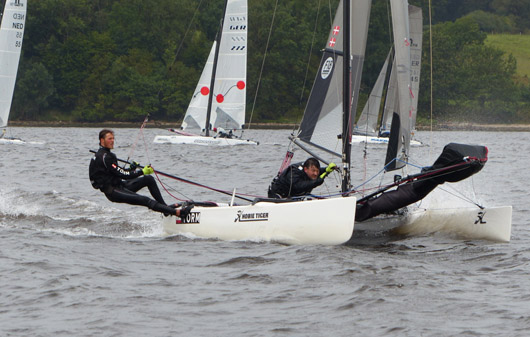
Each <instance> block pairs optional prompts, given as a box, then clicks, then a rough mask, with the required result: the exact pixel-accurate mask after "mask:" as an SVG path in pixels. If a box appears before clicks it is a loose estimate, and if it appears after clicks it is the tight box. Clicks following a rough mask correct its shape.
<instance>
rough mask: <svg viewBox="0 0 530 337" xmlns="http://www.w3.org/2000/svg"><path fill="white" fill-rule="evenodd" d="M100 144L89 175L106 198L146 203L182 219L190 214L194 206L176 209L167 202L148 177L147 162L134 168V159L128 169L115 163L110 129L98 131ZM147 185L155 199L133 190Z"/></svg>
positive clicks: (112, 134)
mask: <svg viewBox="0 0 530 337" xmlns="http://www.w3.org/2000/svg"><path fill="white" fill-rule="evenodd" d="M99 145H100V147H99V151H98V152H97V153H96V155H95V156H94V157H93V158H92V160H91V161H90V167H89V176H90V182H91V183H92V186H93V187H94V188H96V189H99V190H101V192H103V193H105V196H106V197H107V199H109V200H110V201H112V202H118V203H127V204H131V205H142V206H146V207H149V208H150V209H152V210H153V211H157V212H160V213H164V214H165V215H169V214H172V215H176V216H178V217H180V218H185V217H186V216H187V215H188V214H189V213H190V210H191V208H192V207H193V206H186V207H183V208H181V209H177V208H176V206H175V205H166V203H165V202H164V199H163V198H162V194H161V193H160V190H159V189H158V186H157V184H156V181H155V179H154V178H153V177H152V176H150V174H151V173H153V172H154V170H153V168H152V167H151V166H150V165H147V166H145V167H144V168H143V169H139V168H137V167H138V166H139V164H137V163H135V162H133V164H135V165H132V167H130V168H129V169H124V168H121V167H119V166H118V159H117V157H116V155H115V154H114V153H112V152H111V151H110V150H112V149H113V148H114V132H113V131H112V130H108V129H103V130H101V131H100V133H99ZM146 186H147V188H148V189H149V192H150V193H151V195H152V196H153V198H154V200H153V199H151V198H149V197H147V196H144V195H141V194H137V193H136V192H137V191H139V190H140V189H141V188H143V187H146Z"/></svg>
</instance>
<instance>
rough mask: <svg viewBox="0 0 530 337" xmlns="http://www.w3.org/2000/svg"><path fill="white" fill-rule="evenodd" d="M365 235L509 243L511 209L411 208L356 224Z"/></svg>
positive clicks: (356, 227) (509, 207)
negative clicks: (438, 236) (431, 236)
mask: <svg viewBox="0 0 530 337" xmlns="http://www.w3.org/2000/svg"><path fill="white" fill-rule="evenodd" d="M355 229H356V230H358V231H364V232H387V231H394V232H397V233H399V234H405V235H427V234H432V233H443V234H448V235H451V236H455V237H457V238H461V239H468V240H489V241H495V242H509V241H510V237H511V229H512V206H502V207H487V208H484V209H480V208H477V207H469V208H436V209H421V208H416V209H413V207H410V208H409V211H408V212H406V213H405V214H404V215H400V216H398V215H391V216H379V217H375V218H372V219H369V220H367V221H363V222H357V223H356V224H355Z"/></svg>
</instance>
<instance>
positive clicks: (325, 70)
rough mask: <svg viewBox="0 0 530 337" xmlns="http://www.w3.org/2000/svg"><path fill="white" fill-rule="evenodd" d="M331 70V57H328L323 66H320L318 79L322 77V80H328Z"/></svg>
mask: <svg viewBox="0 0 530 337" xmlns="http://www.w3.org/2000/svg"><path fill="white" fill-rule="evenodd" d="M332 70H333V57H331V56H330V57H328V58H327V59H326V61H324V64H323V65H322V70H321V71H320V77H322V79H323V80H325V79H326V78H328V76H329V74H331V71H332Z"/></svg>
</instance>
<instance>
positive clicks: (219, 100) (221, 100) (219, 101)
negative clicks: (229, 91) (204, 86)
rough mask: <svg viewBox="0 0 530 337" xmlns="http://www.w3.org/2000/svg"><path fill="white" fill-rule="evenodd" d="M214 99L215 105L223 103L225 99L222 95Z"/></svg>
mask: <svg viewBox="0 0 530 337" xmlns="http://www.w3.org/2000/svg"><path fill="white" fill-rule="evenodd" d="M215 99H216V100H217V103H223V101H224V100H225V97H224V96H223V95H222V94H219V95H217V97H215Z"/></svg>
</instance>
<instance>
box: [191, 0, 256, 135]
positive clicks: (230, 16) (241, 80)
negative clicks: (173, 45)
mask: <svg viewBox="0 0 530 337" xmlns="http://www.w3.org/2000/svg"><path fill="white" fill-rule="evenodd" d="M224 15H225V16H224V20H223V28H222V34H221V41H220V43H219V46H218V47H219V54H218V58H217V66H216V69H217V70H216V74H214V77H215V82H214V87H213V92H211V88H210V83H211V78H212V70H213V62H214V55H215V48H216V47H217V45H216V43H215V42H214V44H213V47H212V50H211V51H210V55H209V56H208V61H207V62H206V65H205V67H204V69H203V72H202V75H201V78H200V80H199V83H198V85H197V88H196V89H195V92H194V94H193V97H192V99H191V102H190V104H189V107H188V110H187V111H186V115H185V117H184V121H183V123H182V128H183V129H185V130H194V129H199V130H204V129H205V128H206V127H207V126H206V114H207V108H208V95H209V94H210V92H211V93H212V94H213V100H212V108H211V115H210V124H211V125H210V126H211V127H212V128H214V127H222V128H224V129H227V130H228V129H232V130H234V129H241V128H242V127H243V124H245V104H246V77H247V30H248V19H247V0H228V1H227V3H226V12H225V13H224ZM210 126H208V127H210Z"/></svg>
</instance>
